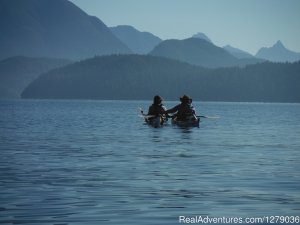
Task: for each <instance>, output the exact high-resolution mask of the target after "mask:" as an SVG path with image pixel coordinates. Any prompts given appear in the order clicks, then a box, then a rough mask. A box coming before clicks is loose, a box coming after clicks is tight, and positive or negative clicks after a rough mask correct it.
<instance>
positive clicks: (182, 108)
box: [165, 95, 198, 121]
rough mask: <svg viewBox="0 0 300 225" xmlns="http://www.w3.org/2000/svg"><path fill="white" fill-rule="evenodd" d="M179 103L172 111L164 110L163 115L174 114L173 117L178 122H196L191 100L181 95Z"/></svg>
mask: <svg viewBox="0 0 300 225" xmlns="http://www.w3.org/2000/svg"><path fill="white" fill-rule="evenodd" d="M180 102H181V103H180V104H178V105H176V106H175V107H173V108H172V109H169V110H166V111H165V113H166V114H168V113H176V114H175V115H174V117H175V118H176V120H178V121H186V120H198V118H197V116H196V111H195V108H194V106H193V105H192V102H193V100H192V99H191V98H190V97H189V96H188V95H183V96H182V97H180Z"/></svg>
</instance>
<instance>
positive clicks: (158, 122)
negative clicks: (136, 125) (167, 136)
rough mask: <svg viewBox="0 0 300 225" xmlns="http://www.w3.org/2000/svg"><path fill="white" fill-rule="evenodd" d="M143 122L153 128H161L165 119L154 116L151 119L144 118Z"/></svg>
mask: <svg viewBox="0 0 300 225" xmlns="http://www.w3.org/2000/svg"><path fill="white" fill-rule="evenodd" d="M145 122H146V123H147V124H148V125H150V126H153V127H162V126H163V125H165V124H166V122H167V119H166V118H164V117H162V116H156V117H152V118H146V117H145Z"/></svg>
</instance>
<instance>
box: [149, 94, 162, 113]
mask: <svg viewBox="0 0 300 225" xmlns="http://www.w3.org/2000/svg"><path fill="white" fill-rule="evenodd" d="M162 101H163V99H162V98H161V97H160V96H159V95H155V96H154V98H153V104H152V105H151V106H150V107H149V110H148V115H154V116H163V115H165V112H166V107H165V106H164V105H163V104H162Z"/></svg>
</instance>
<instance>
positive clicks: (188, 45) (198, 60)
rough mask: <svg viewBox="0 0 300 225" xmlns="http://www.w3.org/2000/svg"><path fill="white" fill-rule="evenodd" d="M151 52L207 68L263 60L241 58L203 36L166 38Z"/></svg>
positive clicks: (232, 65)
mask: <svg viewBox="0 0 300 225" xmlns="http://www.w3.org/2000/svg"><path fill="white" fill-rule="evenodd" d="M149 54H150V55H153V56H161V57H167V58H171V59H176V60H180V61H183V62H187V63H190V64H193V65H197V66H202V67H207V68H218V67H234V66H240V67H241V66H245V65H247V64H254V63H258V62H262V60H260V59H255V58H253V59H243V60H239V59H238V58H236V57H234V56H233V55H232V54H230V53H229V52H228V51H226V50H225V49H223V48H220V47H217V46H215V45H214V44H212V43H210V42H208V41H206V40H204V39H201V38H188V39H184V40H176V39H170V40H166V41H163V42H161V43H160V44H159V45H158V46H156V47H155V48H154V49H153V50H152V51H151V52H150V53H149Z"/></svg>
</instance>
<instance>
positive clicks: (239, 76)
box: [22, 55, 300, 102]
mask: <svg viewBox="0 0 300 225" xmlns="http://www.w3.org/2000/svg"><path fill="white" fill-rule="evenodd" d="M299 71H300V62H296V63H271V62H264V63H260V64H256V65H249V66H246V67H245V68H239V67H233V68H217V69H208V68H202V67H198V66H193V65H190V64H188V63H184V62H180V61H177V60H171V59H167V58H161V57H155V56H144V55H112V56H98V57H94V58H91V59H87V60H84V61H80V62H76V63H74V64H71V65H67V66H65V67H62V68H59V69H55V70H52V71H50V72H48V73H45V74H43V75H42V76H40V77H39V78H38V79H36V80H35V81H33V82H32V83H31V84H30V85H29V86H28V87H27V88H26V89H25V90H24V92H23V93H22V98H34V99H152V97H153V95H155V94H160V95H162V96H164V97H165V98H166V99H170V100H171V99H177V98H178V96H180V95H182V94H183V93H188V94H189V95H191V96H192V97H193V98H194V99H195V100H201V101H246V102H253V101H255V102H300V92H299V90H300V73H299Z"/></svg>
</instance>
